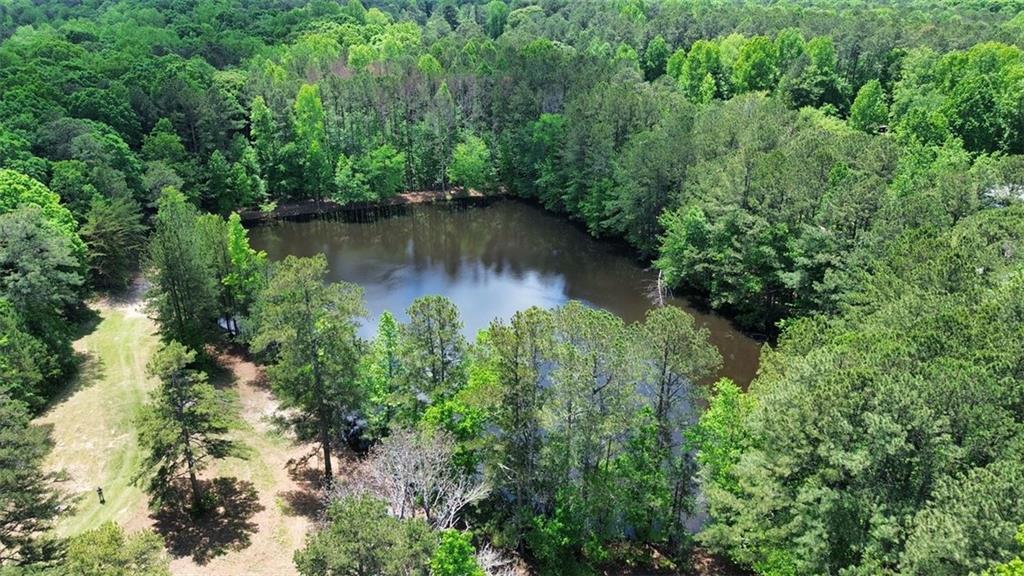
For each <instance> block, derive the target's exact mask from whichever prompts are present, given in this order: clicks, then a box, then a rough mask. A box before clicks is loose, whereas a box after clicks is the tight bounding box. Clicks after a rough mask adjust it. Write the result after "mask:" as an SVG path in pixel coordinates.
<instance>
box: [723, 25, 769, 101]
mask: <svg viewBox="0 0 1024 576" xmlns="http://www.w3.org/2000/svg"><path fill="white" fill-rule="evenodd" d="M777 77H778V66H777V64H776V52H775V46H774V45H773V43H772V41H771V39H769V38H768V37H766V36H754V37H753V38H750V39H749V40H747V41H746V43H744V44H743V47H742V48H741V49H740V52H739V56H738V57H737V58H736V63H735V65H734V66H733V76H732V78H733V83H734V84H735V85H736V89H737V90H738V91H740V92H752V91H756V90H771V89H773V88H774V87H775V81H776V79H777Z"/></svg>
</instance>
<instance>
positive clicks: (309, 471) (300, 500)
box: [277, 451, 324, 520]
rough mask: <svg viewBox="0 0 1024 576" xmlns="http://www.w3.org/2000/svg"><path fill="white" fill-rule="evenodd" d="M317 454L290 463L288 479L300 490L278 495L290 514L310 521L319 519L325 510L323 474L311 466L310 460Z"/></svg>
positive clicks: (285, 491)
mask: <svg viewBox="0 0 1024 576" xmlns="http://www.w3.org/2000/svg"><path fill="white" fill-rule="evenodd" d="M315 454H316V451H314V452H311V453H310V454H308V455H306V456H304V457H302V458H296V459H292V460H289V461H288V477H289V478H291V479H292V481H294V482H295V483H296V484H297V485H298V486H299V488H298V489H296V490H283V491H281V492H278V493H277V496H278V497H279V498H281V499H282V500H284V502H285V503H286V504H287V505H288V509H287V513H288V514H290V515H292V516H303V517H306V518H309V519H310V520H316V519H318V518H319V517H320V514H321V512H322V511H323V508H324V494H323V480H324V478H323V473H321V472H320V470H318V469H316V468H314V467H311V466H310V465H309V460H310V459H312V457H313V456H314V455H315Z"/></svg>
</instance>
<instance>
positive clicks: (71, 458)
mask: <svg viewBox="0 0 1024 576" xmlns="http://www.w3.org/2000/svg"><path fill="white" fill-rule="evenodd" d="M96 310H97V312H98V313H99V315H100V322H99V324H98V325H97V326H96V327H95V329H94V330H93V331H92V332H91V333H89V334H88V335H86V336H84V337H83V338H81V339H80V340H78V341H77V342H75V349H76V351H77V352H78V353H79V354H81V355H82V357H83V365H82V368H81V372H80V374H79V375H78V377H77V379H76V381H75V382H73V383H72V384H71V386H70V387H69V389H68V390H67V391H66V392H65V393H64V395H62V396H61V397H59V398H58V399H57V401H56V402H55V403H54V405H53V406H52V407H51V408H50V409H49V410H48V411H47V412H46V413H45V414H44V415H43V416H41V417H40V418H39V419H38V420H37V423H38V424H40V425H44V426H48V427H50V428H51V430H52V434H51V437H52V439H53V441H54V448H53V451H52V452H51V453H50V455H49V460H48V463H49V467H50V468H51V469H53V470H63V471H64V472H65V473H66V475H67V479H66V480H65V481H64V482H62V483H61V487H62V488H63V489H64V490H65V492H67V493H68V494H70V495H73V496H76V497H77V501H76V502H75V507H74V510H73V511H72V513H71V514H68V515H66V516H65V517H64V518H63V519H62V521H61V522H60V523H59V525H58V528H57V531H58V533H59V534H60V535H62V536H68V535H74V534H78V533H80V532H82V531H84V530H88V529H91V528H95V527H97V526H99V525H100V524H102V523H103V522H106V521H108V520H115V521H117V522H119V523H121V524H122V525H124V526H125V527H126V528H128V529H130V530H134V529H138V528H141V527H142V526H140V525H139V523H140V520H142V521H143V522H144V521H145V520H144V519H145V515H144V514H141V515H140V511H144V510H145V509H146V502H147V500H146V495H145V494H144V493H143V492H142V490H141V488H140V487H139V486H138V485H136V484H135V483H134V480H135V478H136V476H137V475H138V471H139V463H140V460H141V454H140V452H139V448H138V443H137V441H136V435H135V431H134V430H135V427H134V426H133V422H132V421H133V419H134V418H135V414H136V412H137V411H138V408H139V406H141V405H142V404H143V403H144V402H145V401H146V399H147V397H148V394H149V392H150V391H151V390H152V389H153V388H154V386H155V381H154V380H153V379H151V378H149V377H148V376H147V375H146V363H147V362H148V361H149V358H150V356H152V354H153V352H154V351H156V349H157V347H158V346H159V339H158V337H157V335H156V327H155V326H154V324H153V322H152V321H151V320H150V319H149V318H147V317H146V316H145V314H143V313H142V312H141V311H140V310H139V309H138V306H137V305H136V306H133V305H124V306H108V305H100V306H97V307H96ZM97 487H102V488H103V493H104V496H105V498H106V504H102V505H101V504H100V503H99V498H98V497H97V494H96V488H97ZM143 525H144V524H143Z"/></svg>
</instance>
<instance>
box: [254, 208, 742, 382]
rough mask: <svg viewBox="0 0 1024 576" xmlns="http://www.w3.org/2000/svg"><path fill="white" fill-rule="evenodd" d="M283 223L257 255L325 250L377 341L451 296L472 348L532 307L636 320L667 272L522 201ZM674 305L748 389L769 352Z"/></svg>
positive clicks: (261, 240) (269, 230) (268, 229)
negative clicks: (431, 301) (437, 297)
mask: <svg viewBox="0 0 1024 576" xmlns="http://www.w3.org/2000/svg"><path fill="white" fill-rule="evenodd" d="M363 220H364V221H353V218H352V216H351V215H349V216H341V215H338V216H331V217H325V218H315V219H311V220H307V221H303V222H296V221H278V222H274V223H270V224H266V225H262V226H257V227H255V228H253V229H252V230H251V231H250V238H251V241H252V245H253V247H255V248H257V249H260V250H266V251H267V254H268V255H269V257H270V259H271V260H280V259H282V258H284V257H285V256H288V255H296V256H312V255H314V254H317V253H321V252H322V253H324V254H325V255H326V256H327V262H328V265H329V268H330V272H329V275H330V279H331V280H344V281H346V282H354V283H356V284H359V285H361V286H362V287H363V288H364V290H365V291H366V306H367V309H368V310H369V313H370V317H369V318H368V319H367V321H366V323H365V325H364V326H363V329H362V333H363V335H364V336H367V337H369V336H372V335H373V333H374V331H375V329H376V325H377V320H378V318H379V317H380V314H381V313H382V312H383V311H384V310H391V311H392V312H393V313H395V314H396V315H397V316H398V318H399V319H404V311H405V309H406V307H408V306H409V304H410V303H412V301H413V299H415V298H417V297H419V296H423V295H427V294H441V295H444V296H447V297H448V298H450V299H451V300H452V301H453V302H455V304H456V305H458V307H459V311H460V312H461V314H462V320H463V322H464V323H465V333H466V336H467V337H468V338H470V339H472V338H473V337H474V335H475V334H476V332H477V331H478V330H480V329H481V328H485V327H486V326H487V325H488V324H489V323H490V322H491V320H493V319H494V318H498V317H500V318H504V319H508V318H510V317H511V316H512V315H513V314H514V313H515V312H516V311H517V310H523V309H525V308H529V307H530V306H540V307H544V308H550V307H554V306H559V305H561V304H564V303H566V302H568V301H569V300H580V301H582V302H584V303H586V304H588V305H590V306H596V307H600V308H604V309H606V310H608V311H610V312H613V313H615V314H617V315H619V316H620V317H622V318H623V319H624V320H626V321H627V322H633V321H637V320H641V319H643V316H644V314H645V313H646V312H647V310H648V309H650V308H651V307H652V305H653V304H652V296H651V295H652V294H653V293H654V292H655V286H656V284H657V272H655V271H653V270H649V269H645V268H644V267H643V266H642V265H641V264H640V263H638V262H637V260H636V259H635V258H634V256H633V255H632V253H631V252H630V251H629V250H628V249H626V248H625V247H623V246H620V245H618V244H614V243H610V242H602V241H599V240H595V239H594V238H592V237H591V236H589V235H588V234H587V233H586V232H585V231H583V230H581V229H580V228H579V227H577V226H575V225H573V224H572V223H570V222H567V221H566V220H564V219H563V218H561V217H559V216H556V215H553V214H550V213H548V212H545V211H544V210H542V209H540V208H538V207H535V206H533V205H530V204H527V203H523V202H519V201H515V200H496V201H493V202H488V203H473V204H468V205H467V204H430V205H416V206H409V207H403V208H398V209H394V210H393V213H392V214H391V215H389V216H383V217H377V218H366V219H363ZM669 302H670V303H671V304H673V305H676V306H681V307H683V308H685V309H687V310H688V311H689V312H690V313H691V314H693V315H694V316H695V317H696V318H697V320H698V322H699V323H700V324H702V325H704V326H706V327H707V328H708V330H709V331H710V333H711V341H712V342H713V343H714V344H715V345H716V346H717V347H718V349H719V350H720V351H721V353H722V358H723V368H722V370H721V372H720V375H721V376H728V377H730V378H732V379H734V380H735V381H736V382H737V383H739V384H741V385H743V386H746V385H747V384H748V383H749V382H750V380H751V379H752V378H753V377H754V374H755V372H756V370H757V362H758V355H759V353H760V348H761V344H760V343H759V342H757V341H755V340H754V339H752V338H750V337H748V336H746V335H744V334H743V333H742V332H739V331H738V330H736V329H735V328H734V327H733V326H732V324H731V323H730V322H729V321H728V320H727V319H725V318H723V317H721V316H716V315H714V314H708V313H705V312H700V311H697V310H694V309H693V308H692V307H690V306H689V305H688V304H687V302H686V301H685V300H682V299H678V298H670V299H669Z"/></svg>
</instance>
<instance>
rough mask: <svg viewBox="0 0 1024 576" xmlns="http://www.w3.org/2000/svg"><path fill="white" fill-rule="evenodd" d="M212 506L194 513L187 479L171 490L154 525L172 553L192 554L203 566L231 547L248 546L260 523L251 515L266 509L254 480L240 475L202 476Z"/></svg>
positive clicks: (240, 548)
mask: <svg viewBox="0 0 1024 576" xmlns="http://www.w3.org/2000/svg"><path fill="white" fill-rule="evenodd" d="M202 488H203V490H204V491H205V493H206V494H207V495H208V496H209V497H210V501H211V502H213V503H214V504H213V507H212V508H211V509H209V510H206V511H204V512H202V513H201V514H199V515H195V514H193V511H192V507H191V494H190V492H189V490H188V485H187V482H186V481H184V480H183V481H181V482H179V483H178V485H177V486H175V489H174V490H173V491H172V494H173V496H172V497H171V498H168V500H167V501H166V502H165V503H164V506H163V507H161V508H160V509H159V510H157V511H156V512H154V513H153V514H152V518H153V520H154V528H155V529H156V531H157V532H158V533H160V535H162V536H163V537H164V539H165V540H166V542H167V550H168V551H169V552H170V553H171V555H173V556H175V557H178V558H181V557H185V556H191V557H192V560H194V561H195V563H196V564H199V565H200V566H202V565H205V564H207V563H209V561H210V560H212V559H213V558H216V557H217V556H221V555H223V554H226V553H228V552H231V551H238V550H242V549H244V548H247V547H248V546H249V545H250V544H251V543H252V535H253V534H254V533H256V530H257V529H258V526H257V525H256V522H254V521H253V520H252V517H253V516H254V515H255V514H256V513H257V512H260V511H261V510H263V505H262V504H260V502H259V495H258V494H257V493H256V487H255V486H253V483H252V482H248V481H246V480H239V479H237V478H215V479H213V480H203V481H202Z"/></svg>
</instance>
